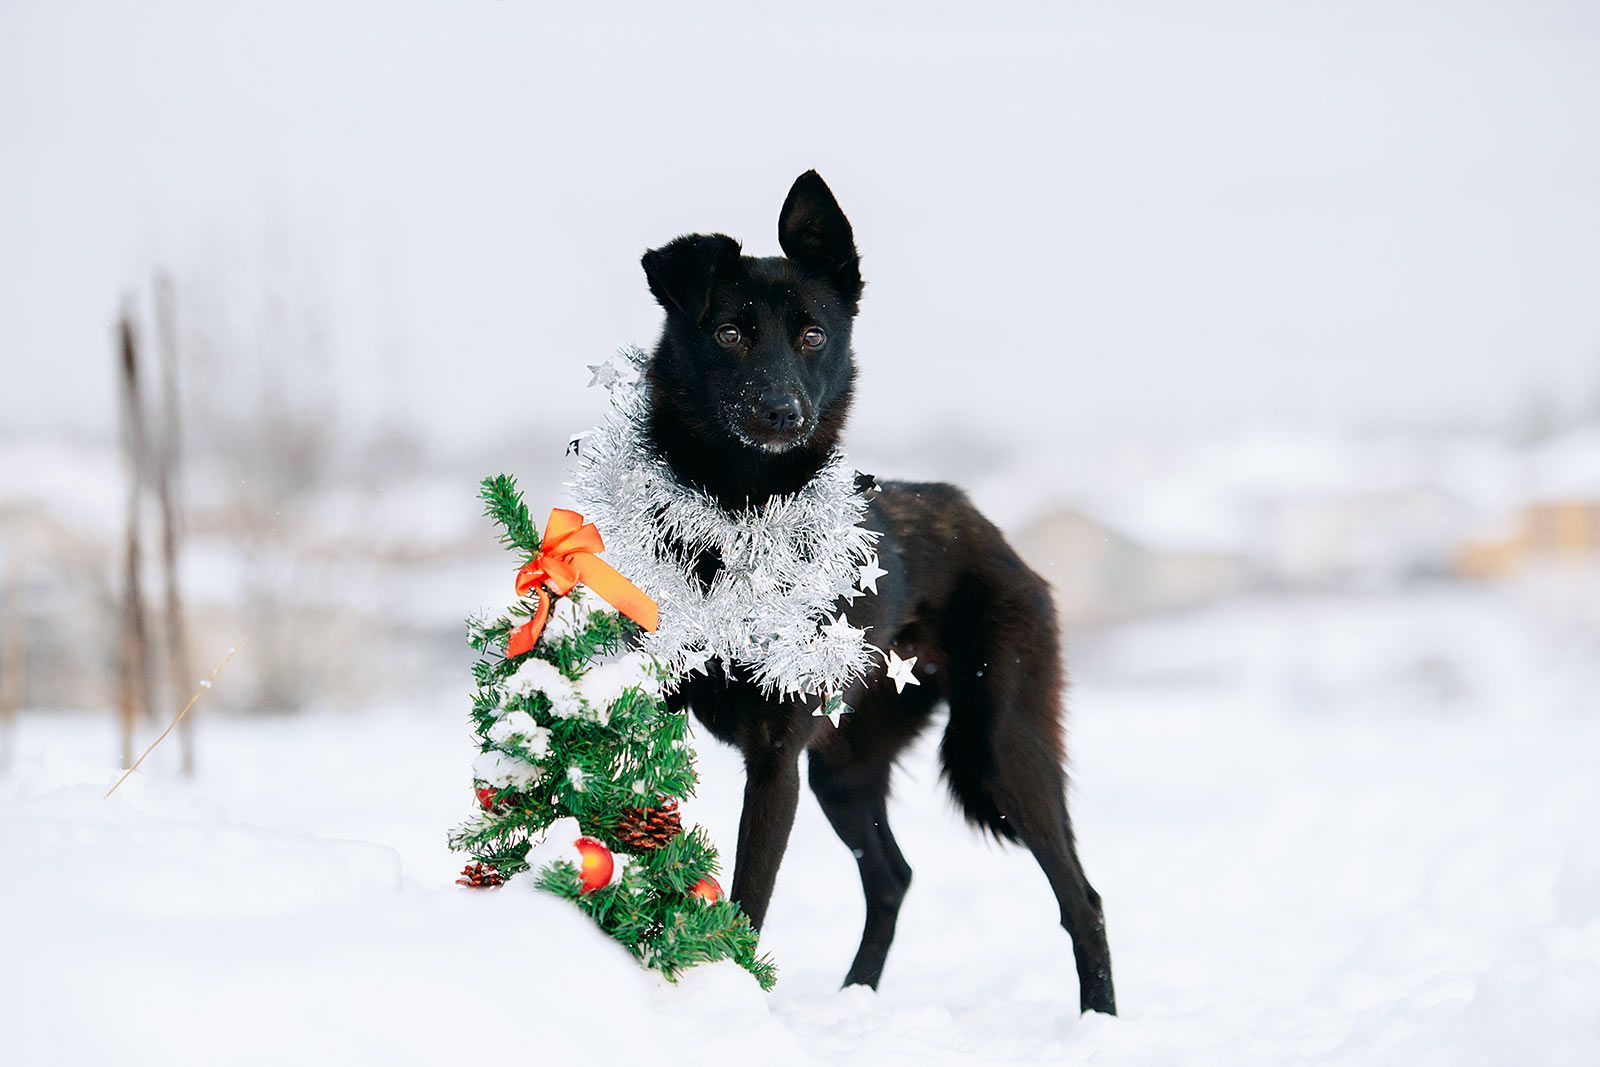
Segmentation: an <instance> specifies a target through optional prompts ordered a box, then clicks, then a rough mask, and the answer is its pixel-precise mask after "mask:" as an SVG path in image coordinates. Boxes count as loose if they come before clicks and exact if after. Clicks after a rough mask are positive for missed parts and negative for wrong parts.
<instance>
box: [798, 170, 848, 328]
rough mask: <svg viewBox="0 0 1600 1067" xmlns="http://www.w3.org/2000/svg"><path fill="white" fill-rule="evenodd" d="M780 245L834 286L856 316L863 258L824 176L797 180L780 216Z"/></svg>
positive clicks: (813, 173) (812, 174)
mask: <svg viewBox="0 0 1600 1067" xmlns="http://www.w3.org/2000/svg"><path fill="white" fill-rule="evenodd" d="M778 244H779V246H780V247H782V249H783V254H784V255H786V256H788V257H789V259H790V260H791V261H793V262H794V263H795V264H796V265H797V266H798V267H800V269H802V270H804V271H808V272H809V273H812V274H820V275H822V276H823V277H824V278H826V279H828V281H830V282H832V283H833V286H834V288H835V289H838V290H839V293H840V295H842V296H843V297H844V298H845V300H846V301H848V302H849V304H850V311H851V313H852V314H854V313H855V312H856V311H857V310H858V309H859V305H860V301H861V256H860V255H859V254H857V252H856V238H855V234H854V233H853V232H852V231H851V229H850V220H849V219H847V218H845V217H844V212H843V211H841V210H840V209H839V201H837V200H835V199H834V198H833V191H832V190H830V189H829V188H828V183H827V182H825V181H823V180H822V175H820V174H818V173H817V172H816V171H814V170H808V171H806V172H805V173H804V174H802V175H800V177H798V178H796V179H795V180H794V185H793V186H791V187H790V189H789V195H788V196H787V197H786V198H785V199H784V201H783V210H782V211H780V212H779V213H778Z"/></svg>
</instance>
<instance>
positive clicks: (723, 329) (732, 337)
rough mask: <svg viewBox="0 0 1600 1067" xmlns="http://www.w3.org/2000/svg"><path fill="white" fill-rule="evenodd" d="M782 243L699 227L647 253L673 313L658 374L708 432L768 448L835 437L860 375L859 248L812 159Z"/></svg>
mask: <svg viewBox="0 0 1600 1067" xmlns="http://www.w3.org/2000/svg"><path fill="white" fill-rule="evenodd" d="M778 244H779V246H780V247H781V248H782V249H783V251H784V255H783V256H774V257H771V258H764V259H758V258H755V257H751V256H746V255H742V254H741V253H740V246H739V242H737V241H735V240H734V239H733V238H731V237H728V236H726V235H724V234H720V233H714V234H699V233H697V234H689V235H687V236H684V237H679V238H678V239H676V240H674V241H672V242H670V243H668V244H666V245H663V246H662V247H660V248H653V249H651V250H650V251H648V252H646V253H645V254H644V258H643V260H642V261H641V262H642V264H643V266H644V273H645V277H646V278H647V279H649V282H650V291H651V292H652V293H654V294H655V298H656V300H658V301H659V302H660V303H661V306H662V307H663V308H664V309H666V313H667V315H666V324H665V326H664V327H663V329H662V333H661V342H660V344H659V345H658V346H657V348H656V351H655V356H654V359H653V362H652V366H651V381H652V384H653V387H654V388H655V390H656V391H657V394H658V398H657V399H658V402H659V401H665V402H667V403H669V404H670V405H671V407H672V410H673V414H674V416H675V417H676V418H677V419H678V420H681V421H682V422H683V423H684V424H685V428H686V429H689V430H691V431H693V432H694V433H695V435H696V436H697V437H699V438H700V439H702V440H705V441H710V440H719V441H720V440H724V439H726V440H729V441H731V442H737V444H738V445H739V446H740V447H742V448H745V449H752V450H756V451H758V452H763V453H768V454H782V453H787V452H790V451H792V450H795V449H799V448H802V447H804V448H817V449H831V448H832V445H833V443H834V441H835V440H836V439H837V437H838V434H839V430H840V429H841V427H842V425H843V422H844V417H845V415H846V413H847V412H848V410H849V406H850V390H851V384H852V382H853V380H854V377H855V368H854V362H853V357H852V354H851V351H850V326H851V323H852V321H853V320H854V318H855V314H856V309H857V306H858V304H859V301H860V299H861V260H860V257H859V256H858V255H857V253H856V246H855V236H854V234H853V233H852V232H851V230H850V221H849V220H848V219H846V218H845V216H844V212H843V211H841V210H840V209H839V203H838V201H837V200H835V199H834V198H833V193H832V192H831V191H829V189H828V186H827V185H826V184H825V183H824V182H823V180H822V178H821V177H819V176H818V174H817V172H816V171H814V170H808V171H806V172H805V173H804V174H802V175H800V177H799V178H797V179H795V183H794V186H793V187H792V188H791V189H790V190H789V196H788V198H787V199H785V200H784V202H783V210H782V211H781V212H780V213H779V215H778ZM660 394H665V395H660Z"/></svg>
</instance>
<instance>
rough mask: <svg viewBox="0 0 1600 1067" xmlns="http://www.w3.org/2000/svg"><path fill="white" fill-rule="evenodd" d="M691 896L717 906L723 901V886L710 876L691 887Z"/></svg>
mask: <svg viewBox="0 0 1600 1067" xmlns="http://www.w3.org/2000/svg"><path fill="white" fill-rule="evenodd" d="M689 893H690V895H691V896H697V897H699V898H700V899H701V900H703V901H705V902H707V903H708V904H715V903H716V902H717V901H719V900H721V899H722V886H721V884H719V883H718V882H717V880H716V879H715V878H713V877H711V876H710V875H709V874H708V875H706V876H705V877H704V878H702V879H700V880H699V881H698V882H696V883H695V884H694V885H692V886H690V887H689Z"/></svg>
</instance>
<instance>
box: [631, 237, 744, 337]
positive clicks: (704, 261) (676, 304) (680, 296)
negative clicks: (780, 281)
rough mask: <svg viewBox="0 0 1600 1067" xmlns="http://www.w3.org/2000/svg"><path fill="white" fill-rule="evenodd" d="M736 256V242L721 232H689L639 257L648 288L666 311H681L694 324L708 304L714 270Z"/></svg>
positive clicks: (715, 271)
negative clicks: (648, 283) (648, 284)
mask: <svg viewBox="0 0 1600 1067" xmlns="http://www.w3.org/2000/svg"><path fill="white" fill-rule="evenodd" d="M738 258H739V242H738V241H735V240H734V239H733V238H732V237H729V236H727V235H726V234H721V233H691V234H688V235H687V236H684V237H679V238H676V239H674V240H672V241H670V242H668V243H667V244H664V245H662V246H661V247H660V248H652V249H651V250H650V251H648V252H646V253H645V254H644V258H642V259H640V260H639V264H640V265H641V266H642V267H644V276H645V278H646V279H647V280H648V281H649V282H650V291H651V292H652V293H654V294H655V297H656V300H658V301H660V303H661V306H662V307H664V308H666V309H667V310H668V311H681V312H683V313H684V314H685V315H687V316H689V319H690V321H692V322H694V323H695V324H696V325H698V324H699V322H700V320H701V319H702V318H704V317H705V313H706V308H707V306H708V305H709V304H710V303H711V282H712V279H713V278H715V277H716V275H717V271H718V270H719V269H720V268H722V267H724V266H726V265H727V264H729V263H732V262H733V261H734V260H736V259H738Z"/></svg>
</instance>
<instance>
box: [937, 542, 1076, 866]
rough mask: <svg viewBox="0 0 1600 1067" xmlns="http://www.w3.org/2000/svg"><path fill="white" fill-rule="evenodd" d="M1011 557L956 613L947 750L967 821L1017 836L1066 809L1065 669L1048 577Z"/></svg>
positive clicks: (948, 638)
mask: <svg viewBox="0 0 1600 1067" xmlns="http://www.w3.org/2000/svg"><path fill="white" fill-rule="evenodd" d="M1007 547H1009V546H1007ZM1003 555H1004V556H1008V557H1009V559H1006V560H1004V562H1005V563H1007V564H1009V565H1008V566H1006V567H1004V568H1003V569H998V568H997V570H999V573H989V574H986V575H984V576H983V580H982V581H980V582H976V583H973V584H972V587H971V589H970V591H969V593H968V595H967V596H965V597H963V598H962V599H964V600H966V601H968V602H967V603H966V604H963V605H960V606H958V608H957V610H955V611H952V612H951V613H950V615H949V616H948V619H949V620H954V621H953V622H947V624H946V627H945V634H944V638H945V647H946V649H947V650H948V652H949V657H950V660H949V664H948V669H947V671H946V672H945V680H944V681H945V690H946V692H945V696H946V699H947V700H948V701H949V704H950V723H949V725H948V726H947V727H946V728H945V732H944V739H943V741H942V742H941V743H940V746H939V755H940V759H941V761H942V762H943V764H944V777H945V781H946V783H947V784H948V785H949V787H950V792H951V794H952V795H953V796H954V797H955V799H956V803H957V804H958V805H959V806H960V807H961V810H962V813H963V814H964V815H965V816H966V818H967V821H968V822H970V823H972V824H973V825H974V826H976V827H978V828H980V829H982V830H985V831H987V832H989V833H991V834H993V835H994V836H995V837H997V838H1000V839H1002V840H1005V841H1015V840H1018V838H1019V836H1020V835H1022V834H1023V833H1024V832H1025V830H1024V828H1023V827H1022V826H1019V825H1018V822H1019V821H1025V822H1034V821H1037V822H1039V823H1041V824H1053V823H1054V822H1055V819H1056V812H1058V811H1061V810H1063V809H1062V807H1061V805H1062V803H1063V800H1064V796H1063V789H1064V785H1065V782H1064V777H1063V771H1062V764H1063V760H1064V756H1065V752H1064V749H1065V743H1064V739H1063V736H1062V723H1061V699H1062V688H1063V685H1064V671H1063V670H1062V667H1061V660H1060V655H1061V653H1060V645H1059V641H1058V638H1057V628H1056V617H1055V607H1054V605H1053V604H1052V603H1051V597H1050V587H1049V585H1048V584H1047V583H1046V582H1045V581H1044V580H1043V579H1041V578H1040V577H1039V576H1038V575H1036V574H1034V573H1033V572H1032V571H1031V570H1029V569H1028V568H1027V567H1026V566H1025V565H1024V564H1023V563H1022V561H1021V560H1020V559H1017V558H1016V557H1015V555H1014V554H1011V553H1010V552H1006V553H1004V554H1003Z"/></svg>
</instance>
